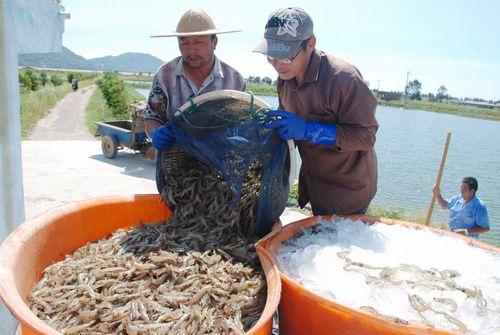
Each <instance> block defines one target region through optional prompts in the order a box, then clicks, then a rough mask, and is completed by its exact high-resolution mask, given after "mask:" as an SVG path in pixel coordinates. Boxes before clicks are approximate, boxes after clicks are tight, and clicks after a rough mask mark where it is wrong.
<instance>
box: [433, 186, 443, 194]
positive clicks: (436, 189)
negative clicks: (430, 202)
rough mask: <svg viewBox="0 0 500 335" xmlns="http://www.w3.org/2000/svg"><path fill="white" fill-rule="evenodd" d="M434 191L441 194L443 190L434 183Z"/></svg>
mask: <svg viewBox="0 0 500 335" xmlns="http://www.w3.org/2000/svg"><path fill="white" fill-rule="evenodd" d="M432 193H434V194H440V193H441V190H440V189H439V186H437V185H434V187H433V188H432Z"/></svg>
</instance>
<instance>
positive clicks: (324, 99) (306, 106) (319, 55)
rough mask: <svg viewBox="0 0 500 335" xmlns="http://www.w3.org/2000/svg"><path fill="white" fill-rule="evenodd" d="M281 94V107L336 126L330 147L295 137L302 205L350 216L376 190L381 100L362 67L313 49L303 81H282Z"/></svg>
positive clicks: (365, 203)
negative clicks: (299, 163)
mask: <svg viewBox="0 0 500 335" xmlns="http://www.w3.org/2000/svg"><path fill="white" fill-rule="evenodd" d="M278 94H279V100H280V108H281V109H285V110H288V111H290V112H292V113H295V114H297V115H298V116H300V117H301V118H302V119H304V120H307V121H317V122H321V123H328V124H335V125H336V128H337V138H336V139H335V141H334V143H333V146H331V147H327V146H323V145H318V144H313V143H310V142H307V141H297V145H298V148H299V152H300V156H301V158H302V167H301V170H300V177H299V204H300V206H304V205H305V204H307V202H308V201H310V202H311V206H312V209H313V212H314V214H315V215H326V214H351V213H356V212H357V211H359V210H360V209H362V208H363V207H365V206H366V205H367V204H368V203H369V202H370V201H371V199H372V198H373V197H374V196H375V193H376V191H377V157H376V155H375V150H374V145H375V135H376V132H377V129H378V123H377V120H376V119H375V109H376V106H377V99H376V98H375V96H374V95H373V94H372V92H371V91H370V89H369V88H368V87H367V85H366V84H365V82H364V80H363V77H362V76H361V74H360V73H359V71H358V70H357V69H356V68H355V67H354V66H352V65H350V64H348V63H346V62H344V61H343V60H341V59H339V58H336V57H332V56H329V55H327V54H325V53H324V52H321V51H318V50H315V51H314V52H313V54H312V56H311V60H310V62H309V66H308V69H307V73H306V76H305V80H304V82H303V83H302V84H300V85H297V83H296V81H295V79H291V80H282V79H279V80H278Z"/></svg>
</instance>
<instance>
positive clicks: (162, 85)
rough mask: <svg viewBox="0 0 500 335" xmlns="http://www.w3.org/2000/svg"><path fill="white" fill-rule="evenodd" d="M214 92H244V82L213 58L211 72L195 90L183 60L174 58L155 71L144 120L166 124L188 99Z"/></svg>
mask: <svg viewBox="0 0 500 335" xmlns="http://www.w3.org/2000/svg"><path fill="white" fill-rule="evenodd" d="M217 90H237V91H244V90H245V81H244V79H243V77H242V76H241V74H240V73H239V72H238V71H236V70H235V69H233V68H232V67H230V66H229V65H227V64H226V63H224V62H221V61H220V60H219V59H218V58H217V57H215V64H214V67H213V69H212V71H211V72H210V74H209V75H208V76H207V78H205V81H204V82H203V83H202V85H201V86H200V88H199V89H197V88H196V86H195V85H194V83H193V82H192V81H191V80H189V79H188V78H187V77H186V75H185V72H184V66H183V61H182V57H176V58H174V59H173V60H171V61H170V62H168V63H166V64H164V65H162V66H161V67H160V68H159V69H158V71H157V72H156V74H155V77H154V80H153V87H152V88H151V92H150V93H149V99H148V109H147V111H146V113H145V115H144V119H146V120H156V121H158V122H160V123H161V124H165V123H168V120H170V118H171V117H172V115H173V113H175V111H176V110H177V109H179V107H181V106H182V105H183V104H185V103H186V102H187V101H188V99H189V98H194V97H196V96H198V95H200V94H203V93H207V92H211V91H217Z"/></svg>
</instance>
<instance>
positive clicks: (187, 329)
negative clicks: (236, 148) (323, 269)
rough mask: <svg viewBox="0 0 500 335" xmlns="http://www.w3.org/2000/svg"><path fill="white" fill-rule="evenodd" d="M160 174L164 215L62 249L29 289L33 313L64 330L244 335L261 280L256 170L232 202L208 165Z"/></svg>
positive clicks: (261, 291)
mask: <svg viewBox="0 0 500 335" xmlns="http://www.w3.org/2000/svg"><path fill="white" fill-rule="evenodd" d="M191 164H195V166H190V167H187V168H185V169H182V170H179V171H176V172H175V174H171V175H170V176H169V178H168V179H167V187H165V189H164V190H163V192H162V198H163V200H164V201H165V202H166V203H167V205H168V206H169V208H171V209H173V215H172V217H171V218H170V219H169V220H167V221H166V222H159V223H154V224H140V225H138V226H135V227H132V228H130V229H128V230H123V229H120V230H118V231H116V232H114V233H113V234H112V235H111V236H110V237H108V238H106V239H102V240H99V241H97V242H94V243H88V244H87V245H85V246H83V247H81V248H80V249H78V250H76V251H75V252H74V253H73V254H71V255H67V256H66V258H65V260H63V261H61V262H58V263H54V264H53V265H51V266H49V267H48V268H47V269H45V271H44V276H43V278H42V279H41V281H40V282H38V283H37V284H36V285H35V287H34V288H33V289H32V291H31V293H30V296H29V301H28V304H29V305H30V308H31V310H32V312H33V313H34V314H35V315H36V316H37V317H38V318H40V319H42V320H43V321H44V322H46V323H47V324H48V325H49V326H51V327H52V328H54V329H56V330H58V331H59V332H61V333H63V334H88V335H90V334H92V335H98V334H244V332H245V331H247V330H248V329H250V328H251V327H252V326H253V325H254V324H255V323H256V322H257V320H258V319H259V317H260V315H261V314H262V311H263V309H264V305H265V302H266V293H267V288H266V283H265V277H264V276H263V274H262V272H261V269H260V263H259V260H258V257H257V255H256V253H255V250H254V248H253V243H254V242H255V240H256V237H255V235H254V234H253V231H254V228H255V216H256V203H257V199H258V187H259V181H258V175H259V172H258V169H252V170H251V171H250V173H249V175H248V176H247V177H246V179H245V182H244V184H243V191H242V194H243V196H242V198H241V200H240V201H239V203H238V205H236V206H233V204H232V198H231V195H230V193H229V191H228V189H227V186H226V184H225V183H224V182H223V180H222V179H221V177H220V176H218V175H217V174H216V173H215V172H214V171H213V170H212V169H211V168H208V167H206V166H204V165H202V164H201V163H198V162H196V163H191Z"/></svg>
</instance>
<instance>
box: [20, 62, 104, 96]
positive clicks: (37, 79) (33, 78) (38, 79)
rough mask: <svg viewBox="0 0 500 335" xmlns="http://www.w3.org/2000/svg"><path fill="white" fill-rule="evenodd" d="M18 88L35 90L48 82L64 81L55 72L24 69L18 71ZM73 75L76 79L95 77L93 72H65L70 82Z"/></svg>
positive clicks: (60, 83)
mask: <svg viewBox="0 0 500 335" xmlns="http://www.w3.org/2000/svg"><path fill="white" fill-rule="evenodd" d="M18 77H19V88H20V91H21V92H30V91H36V90H38V89H40V88H41V87H45V85H47V84H48V83H51V84H52V85H53V86H61V85H62V84H63V83H64V81H63V79H62V78H61V77H60V76H59V75H57V74H49V73H47V72H45V71H41V72H40V73H38V74H37V73H36V72H35V71H33V70H32V69H29V68H28V69H26V70H24V71H19V75H18ZM73 77H76V78H77V79H78V81H81V80H86V79H93V78H95V77H96V74H95V73H80V72H68V73H66V80H67V81H68V83H71V80H72V79H73Z"/></svg>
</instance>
